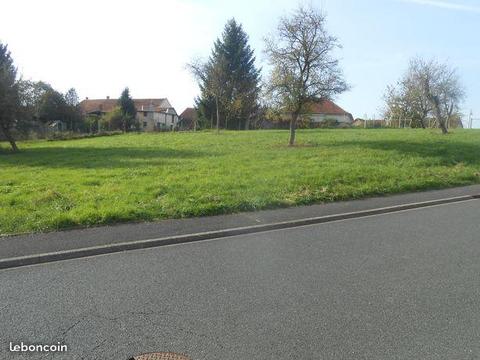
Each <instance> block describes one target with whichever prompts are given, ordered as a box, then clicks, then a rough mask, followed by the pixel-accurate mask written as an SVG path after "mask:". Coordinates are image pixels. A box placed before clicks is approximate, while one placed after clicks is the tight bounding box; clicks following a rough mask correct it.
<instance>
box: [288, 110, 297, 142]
mask: <svg viewBox="0 0 480 360" xmlns="http://www.w3.org/2000/svg"><path fill="white" fill-rule="evenodd" d="M297 119H298V114H297V113H294V114H293V115H292V118H291V119H290V140H289V141H288V146H293V145H294V144H295V130H296V128H297Z"/></svg>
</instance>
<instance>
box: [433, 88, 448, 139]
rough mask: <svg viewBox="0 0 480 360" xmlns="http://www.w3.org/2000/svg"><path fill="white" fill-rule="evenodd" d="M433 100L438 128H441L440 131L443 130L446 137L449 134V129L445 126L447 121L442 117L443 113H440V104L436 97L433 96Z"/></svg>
mask: <svg viewBox="0 0 480 360" xmlns="http://www.w3.org/2000/svg"><path fill="white" fill-rule="evenodd" d="M431 100H432V105H433V111H434V114H435V117H436V118H437V121H438V126H439V127H440V129H442V133H443V134H444V135H445V134H448V129H447V127H446V126H445V119H444V118H443V117H442V113H441V111H440V102H439V100H438V98H437V97H436V96H433V97H432V99H431Z"/></svg>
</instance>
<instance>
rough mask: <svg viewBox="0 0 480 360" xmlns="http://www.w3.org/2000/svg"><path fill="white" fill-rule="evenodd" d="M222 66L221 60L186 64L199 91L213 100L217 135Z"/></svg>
mask: <svg viewBox="0 0 480 360" xmlns="http://www.w3.org/2000/svg"><path fill="white" fill-rule="evenodd" d="M223 66H224V64H223V63H221V60H219V61H217V62H216V63H212V62H208V63H205V62H202V61H201V60H199V59H195V60H193V61H192V62H190V63H189V64H187V68H188V69H189V70H190V72H191V73H192V74H193V76H194V77H195V78H196V79H197V80H198V82H199V85H200V87H201V88H202V89H201V90H202V91H204V92H205V93H207V94H209V95H210V96H212V97H213V98H214V99H215V110H216V115H217V116H216V117H217V123H216V128H217V133H218V132H219V131H220V113H219V99H221V98H222V95H223V92H224V85H225V79H224V76H223V75H224V72H223V71H222V67H223Z"/></svg>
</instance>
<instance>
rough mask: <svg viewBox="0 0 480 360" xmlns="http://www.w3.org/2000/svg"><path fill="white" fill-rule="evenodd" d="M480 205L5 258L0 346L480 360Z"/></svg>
mask: <svg viewBox="0 0 480 360" xmlns="http://www.w3.org/2000/svg"><path fill="white" fill-rule="evenodd" d="M479 214H480V200H472V201H467V202H463V203H456V204H449V205H442V206H436V207H431V208H423V209H418V210H410V211H404V212H399V213H393V214H386V215H377V216H372V217H367V218H361V219H353V220H344V221H338V222H333V223H326V224H321V225H311V226H305V227H300V228H295V229H287V230H277V231H271V232H265V233H259V234H252V235H244V236H236V237H230V238H224V239H219V240H212V241H205V242H199V243H190V244H184V245H176V246H167V247H161V248H154V249H146V250H136V251H131V252H128V253H117V254H111V255H105V256H98V257H92V258H83V259H76V260H70V261H63V262H57V263H50V264H44V265H36V266H30V267H24V268H18V269H9V270H3V271H0V342H1V344H0V359H121V360H126V359H127V358H128V357H130V356H132V355H135V354H138V353H143V352H150V351H175V352H182V353H185V354H187V355H189V356H190V357H192V359H195V360H197V359H449V360H453V359H478V358H480V222H479ZM10 341H11V342H13V343H20V342H21V341H23V342H26V343H46V344H50V343H54V344H56V343H57V342H61V343H65V344H67V345H68V352H67V353H66V354H57V355H55V356H52V355H40V354H33V355H32V354H29V355H25V356H22V355H18V353H10V352H8V347H9V342H10Z"/></svg>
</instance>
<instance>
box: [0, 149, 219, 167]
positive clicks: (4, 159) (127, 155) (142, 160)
mask: <svg viewBox="0 0 480 360" xmlns="http://www.w3.org/2000/svg"><path fill="white" fill-rule="evenodd" d="M215 155H218V154H213V153H212V154H210V153H206V152H202V151H198V150H195V151H192V150H181V149H179V150H175V149H168V148H158V147H155V148H136V147H108V148H94V147H39V148H27V149H22V150H20V152H18V153H16V154H11V153H10V154H9V155H6V154H4V153H2V154H0V166H1V165H10V166H15V165H18V166H31V167H44V168H55V169H59V168H74V169H75V168H85V169H95V168H132V167H146V166H162V165H167V164H169V163H171V162H172V161H178V160H182V159H184V160H188V159H195V158H202V157H208V156H215Z"/></svg>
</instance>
